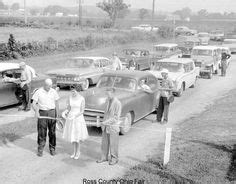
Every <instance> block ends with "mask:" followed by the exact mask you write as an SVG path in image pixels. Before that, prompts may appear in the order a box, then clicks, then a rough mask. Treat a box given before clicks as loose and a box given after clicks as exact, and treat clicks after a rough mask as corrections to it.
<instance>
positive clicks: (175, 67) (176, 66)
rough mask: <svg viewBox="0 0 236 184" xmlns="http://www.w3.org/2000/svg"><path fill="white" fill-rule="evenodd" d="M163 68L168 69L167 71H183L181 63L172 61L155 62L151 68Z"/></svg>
mask: <svg viewBox="0 0 236 184" xmlns="http://www.w3.org/2000/svg"><path fill="white" fill-rule="evenodd" d="M164 68H165V69H167V70H169V72H181V71H183V64H182V63H174V62H156V63H155V66H154V68H153V70H156V71H161V70H163V69H164Z"/></svg>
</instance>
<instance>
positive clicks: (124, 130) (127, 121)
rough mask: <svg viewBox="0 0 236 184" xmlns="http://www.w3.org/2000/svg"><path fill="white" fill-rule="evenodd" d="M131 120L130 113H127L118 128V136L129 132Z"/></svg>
mask: <svg viewBox="0 0 236 184" xmlns="http://www.w3.org/2000/svg"><path fill="white" fill-rule="evenodd" d="M132 122H133V119H132V115H131V113H130V112H129V113H127V114H126V116H125V121H124V124H123V126H122V127H120V134H121V135H125V134H127V133H128V132H129V131H130V128H131V125H132Z"/></svg>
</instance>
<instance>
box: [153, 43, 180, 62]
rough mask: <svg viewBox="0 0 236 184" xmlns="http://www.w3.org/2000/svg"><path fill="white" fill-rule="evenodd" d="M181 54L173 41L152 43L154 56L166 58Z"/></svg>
mask: <svg viewBox="0 0 236 184" xmlns="http://www.w3.org/2000/svg"><path fill="white" fill-rule="evenodd" d="M178 56H181V50H179V48H178V45H177V44H175V43H163V44H158V45H154V47H153V52H152V57H154V58H159V59H162V58H166V57H178Z"/></svg>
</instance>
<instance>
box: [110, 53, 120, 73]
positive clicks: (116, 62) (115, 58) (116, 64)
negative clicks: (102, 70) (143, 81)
mask: <svg viewBox="0 0 236 184" xmlns="http://www.w3.org/2000/svg"><path fill="white" fill-rule="evenodd" d="M111 61H112V65H113V69H114V70H121V69H122V63H121V61H120V59H119V58H118V56H117V53H116V52H114V53H113V54H112V58H111Z"/></svg>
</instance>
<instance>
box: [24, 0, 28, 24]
mask: <svg viewBox="0 0 236 184" xmlns="http://www.w3.org/2000/svg"><path fill="white" fill-rule="evenodd" d="M24 15H25V24H27V22H28V20H27V19H28V17H27V16H28V15H27V9H26V0H24Z"/></svg>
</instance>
